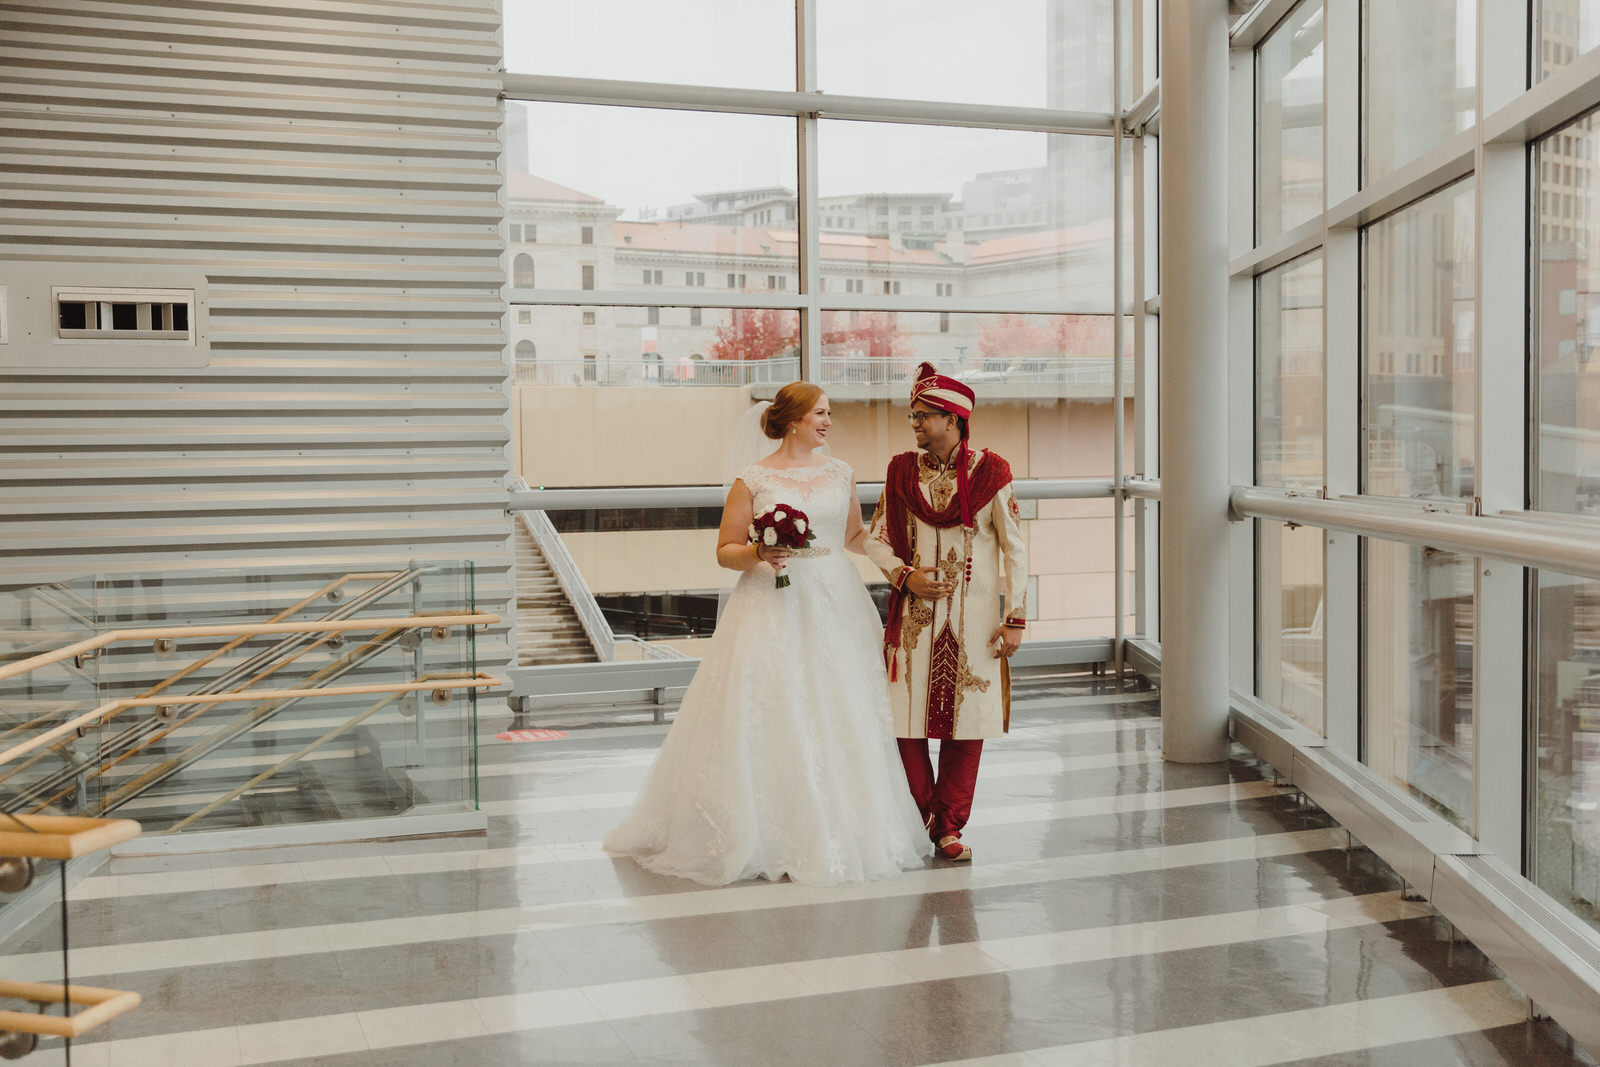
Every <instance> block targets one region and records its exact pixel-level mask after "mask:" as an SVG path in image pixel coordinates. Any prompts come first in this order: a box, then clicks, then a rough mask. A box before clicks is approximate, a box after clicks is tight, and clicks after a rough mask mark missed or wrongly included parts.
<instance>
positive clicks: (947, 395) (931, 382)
mask: <svg viewBox="0 0 1600 1067" xmlns="http://www.w3.org/2000/svg"><path fill="white" fill-rule="evenodd" d="M919 400H920V401H921V402H922V403H924V404H926V405H928V406H929V407H930V408H938V409H939V410H940V411H948V412H950V414H952V415H959V416H961V417H962V418H963V419H965V418H969V417H971V415H972V408H973V405H974V404H976V403H977V401H978V395H977V394H976V393H974V392H973V391H972V390H971V389H970V388H969V387H968V386H967V385H966V384H965V383H964V382H960V381H957V380H956V379H955V378H949V377H946V376H945V375H943V374H940V373H939V372H938V370H936V369H935V368H934V366H933V364H932V363H924V364H922V366H920V367H918V368H917V381H916V384H915V385H913V386H912V387H911V402H912V403H913V404H915V403H917V402H918V401H919Z"/></svg>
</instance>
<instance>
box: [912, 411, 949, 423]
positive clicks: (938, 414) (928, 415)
mask: <svg viewBox="0 0 1600 1067" xmlns="http://www.w3.org/2000/svg"><path fill="white" fill-rule="evenodd" d="M948 415H949V412H947V411H913V412H911V413H910V414H908V415H907V416H906V421H907V422H910V423H917V424H920V423H924V422H927V421H928V420H929V419H933V418H942V417H945V416H948Z"/></svg>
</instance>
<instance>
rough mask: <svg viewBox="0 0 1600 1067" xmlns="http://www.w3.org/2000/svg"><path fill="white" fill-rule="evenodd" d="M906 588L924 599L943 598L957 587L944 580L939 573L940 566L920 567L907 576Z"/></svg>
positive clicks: (913, 594) (915, 595)
mask: <svg viewBox="0 0 1600 1067" xmlns="http://www.w3.org/2000/svg"><path fill="white" fill-rule="evenodd" d="M906 588H907V589H909V590H911V595H912V596H914V597H918V598H919V599H922V600H943V599H944V598H945V597H947V596H949V595H950V594H951V593H953V592H955V590H956V587H955V586H954V585H952V584H951V583H949V582H947V581H945V580H944V578H943V577H941V576H940V574H939V568H938V567H918V568H917V569H916V570H913V571H912V572H911V574H910V576H909V577H908V578H906Z"/></svg>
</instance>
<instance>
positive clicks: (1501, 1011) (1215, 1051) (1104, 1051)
mask: <svg viewBox="0 0 1600 1067" xmlns="http://www.w3.org/2000/svg"><path fill="white" fill-rule="evenodd" d="M1527 1017H1528V1002H1527V1000H1526V998H1524V997H1523V996H1522V995H1521V994H1519V993H1518V992H1517V991H1516V990H1515V989H1513V988H1512V987H1511V986H1510V985H1508V984H1506V983H1505V982H1501V981H1489V982H1473V983H1471V984H1468V985H1458V986H1449V987H1447V988H1444V989H1429V990H1426V991H1424V992H1420V993H1400V994H1397V995H1395V996H1389V997H1374V998H1372V999H1370V1000H1357V1001H1351V1002H1347V1003H1344V1004H1330V1005H1328V1006H1326V1007H1322V1008H1301V1009H1299V1010H1296V1011H1286V1012H1280V1013H1277V1014H1273V1015H1256V1016H1251V1017H1249V1018H1244V1019H1228V1020H1225V1021H1222V1022H1214V1023H1202V1024H1200V1025H1198V1026H1183V1027H1176V1028H1174V1029H1171V1030H1152V1031H1149V1032H1147V1033H1143V1034H1130V1035H1128V1036H1126V1037H1113V1038H1106V1039H1104V1040H1101V1041H1085V1042H1080V1043H1078V1044H1073V1045H1054V1046H1051V1047H1050V1048H1042V1049H1033V1050H1031V1051H1028V1052H1013V1053H1007V1054H1005V1055H1001V1056H983V1057H980V1058H977V1059H969V1060H948V1061H946V1062H945V1063H944V1064H942V1065H941V1067H1172V1065H1174V1064H1182V1065H1183V1067H1270V1065H1271V1064H1278V1063H1289V1062H1292V1061H1295V1060H1304V1059H1312V1058H1316V1057H1324V1056H1339V1055H1345V1054H1349V1053H1357V1052H1363V1051H1365V1050H1367V1049H1377V1048H1386V1047H1388V1046H1391V1045H1394V1044H1397V1043H1402V1042H1408V1041H1427V1040H1430V1039H1433V1038H1441V1037H1452V1036H1454V1035H1457V1034H1468V1033H1473V1032H1475V1031H1478V1030H1492V1029H1494V1028H1496V1027H1500V1026H1511V1025H1514V1024H1516V1023H1520V1022H1523V1021H1524V1020H1525V1019H1527Z"/></svg>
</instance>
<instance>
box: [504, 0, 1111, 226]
mask: <svg viewBox="0 0 1600 1067" xmlns="http://www.w3.org/2000/svg"><path fill="white" fill-rule="evenodd" d="M1086 2H1102V0H1086ZM504 4H505V54H506V68H507V69H508V70H510V71H513V72H517V73H528V74H551V75H568V76H579V77H600V78H622V79H627V80H635V81H666V82H681V83H690V84H707V85H727V86H738V87H749V88H760V89H793V88H794V86H795V82H794V59H793V56H794V7H793V4H789V3H782V2H774V0H677V2H675V3H671V4H666V3H661V2H660V0H653V2H645V0H586V2H584V3H570V2H569V3H562V4H555V3H551V2H550V0H504ZM816 6H817V13H818V14H817V36H818V40H819V46H818V79H817V80H818V85H819V87H820V88H821V89H823V90H824V91H827V92H835V93H853V94H863V95H875V96H901V97H913V98H920V99H934V100H959V101H972V102H981V103H1003V104H1018V105H1024V106H1042V105H1043V104H1044V102H1045V54H1044V47H1045V46H1044V32H1043V31H1044V19H1045V14H1044V8H1045V0H986V2H985V3H983V4H982V5H974V4H973V3H972V0H915V2H912V0H872V2H871V3H860V2H859V0H817V4H816ZM978 10H981V12H982V16H981V17H979V18H974V17H972V15H973V12H974V11H978ZM529 107H530V122H529V142H530V146H531V149H530V155H531V157H532V158H531V159H530V169H531V170H532V171H533V173H535V174H538V175H540V176H541V177H545V178H549V179H550V180H552V181H556V182H560V183H561V184H563V185H568V186H571V187H573V188H576V189H579V190H582V191H583V192H587V193H591V194H593V195H595V196H600V197H603V198H605V199H606V200H608V201H609V202H611V203H613V204H617V205H619V206H622V207H625V208H628V209H630V210H629V212H628V214H629V216H630V217H632V216H634V215H635V214H636V212H637V210H638V209H639V208H642V207H655V208H665V207H667V206H669V205H672V204H678V203H683V202H686V201H688V200H690V199H692V197H693V195H694V194H695V193H700V192H710V191H714V190H717V189H731V188H739V187H744V186H757V185H784V186H788V187H789V188H791V189H792V188H794V187H795V158H796V156H795V123H794V120H792V119H783V118H775V117H768V116H740V115H713V114H705V113H695V112H664V111H656V110H649V109H640V108H595V107H587V106H581V105H556V104H533V105H530V106H529ZM821 137H822V151H821V153H820V155H819V163H818V165H819V168H820V171H821V193H822V195H824V196H827V195H834V194H844V193H860V192H948V193H951V194H954V195H959V194H960V191H961V183H962V182H963V181H965V180H967V179H969V178H971V177H972V176H973V174H975V173H977V172H979V171H986V170H1006V169H1011V168H1015V167H1029V166H1042V165H1043V164H1044V162H1045V142H1046V136H1045V135H1044V134H1031V133H1014V132H1009V131H991V130H963V129H958V128H954V127H941V128H927V127H923V128H912V127H902V126H893V125H886V124H883V123H853V122H825V123H824V124H823V127H822V134H821Z"/></svg>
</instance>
